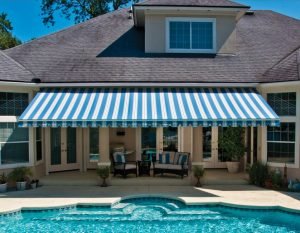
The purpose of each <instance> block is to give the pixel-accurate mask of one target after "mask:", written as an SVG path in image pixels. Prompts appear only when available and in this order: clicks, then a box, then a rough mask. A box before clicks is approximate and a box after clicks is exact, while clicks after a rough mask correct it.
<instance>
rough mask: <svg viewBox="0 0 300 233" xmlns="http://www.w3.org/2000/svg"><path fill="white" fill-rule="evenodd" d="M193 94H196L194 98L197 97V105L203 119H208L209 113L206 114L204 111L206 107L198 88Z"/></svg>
mask: <svg viewBox="0 0 300 233" xmlns="http://www.w3.org/2000/svg"><path fill="white" fill-rule="evenodd" d="M193 95H194V98H195V101H196V104H197V107H198V110H199V112H200V114H201V117H202V119H207V115H206V113H205V111H204V108H203V106H202V104H201V101H200V98H199V96H198V93H197V89H195V90H194V93H193Z"/></svg>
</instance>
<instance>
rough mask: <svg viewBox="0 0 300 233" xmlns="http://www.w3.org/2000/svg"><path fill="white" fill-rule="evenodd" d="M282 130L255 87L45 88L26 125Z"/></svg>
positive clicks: (23, 124) (24, 116) (22, 120)
mask: <svg viewBox="0 0 300 233" xmlns="http://www.w3.org/2000/svg"><path fill="white" fill-rule="evenodd" d="M266 125H271V126H277V125H279V117H278V116H277V115H276V113H274V111H273V110H272V109H271V107H270V106H269V105H268V104H267V103H266V101H265V100H264V99H263V97H262V96H261V95H260V94H259V93H258V92H257V91H256V89H253V88H72V89H71V88H69V89H68V88H63V89H43V90H41V91H40V92H39V93H38V94H37V95H36V96H35V98H34V99H33V100H32V101H31V103H30V105H29V106H28V107H27V109H26V110H25V112H24V113H23V114H22V116H21V117H20V118H19V126H21V127H68V126H70V127H98V126H100V127H139V126H140V127H158V126H162V127H168V126H173V127H177V126H194V127H196V126H224V127H226V126H266Z"/></svg>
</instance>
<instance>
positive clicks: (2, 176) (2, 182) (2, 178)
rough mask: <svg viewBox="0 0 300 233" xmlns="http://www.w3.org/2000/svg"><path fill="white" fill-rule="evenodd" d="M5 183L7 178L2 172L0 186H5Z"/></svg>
mask: <svg viewBox="0 0 300 233" xmlns="http://www.w3.org/2000/svg"><path fill="white" fill-rule="evenodd" d="M6 182H7V177H6V175H5V173H4V172H3V173H2V175H0V184H5V183H6Z"/></svg>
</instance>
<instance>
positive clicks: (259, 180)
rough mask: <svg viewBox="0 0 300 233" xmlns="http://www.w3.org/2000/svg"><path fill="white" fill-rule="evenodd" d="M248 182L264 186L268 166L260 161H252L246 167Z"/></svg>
mask: <svg viewBox="0 0 300 233" xmlns="http://www.w3.org/2000/svg"><path fill="white" fill-rule="evenodd" d="M247 170H248V173H249V179H250V180H249V182H250V184H254V185H257V186H260V187H264V186H265V182H266V180H267V179H268V166H267V164H262V163H260V162H257V163H253V164H252V166H249V167H248V169H247Z"/></svg>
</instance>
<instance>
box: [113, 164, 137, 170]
mask: <svg viewBox="0 0 300 233" xmlns="http://www.w3.org/2000/svg"><path fill="white" fill-rule="evenodd" d="M123 168H124V165H117V166H115V169H119V170H122V169H123ZM129 169H136V165H134V164H125V170H129Z"/></svg>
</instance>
